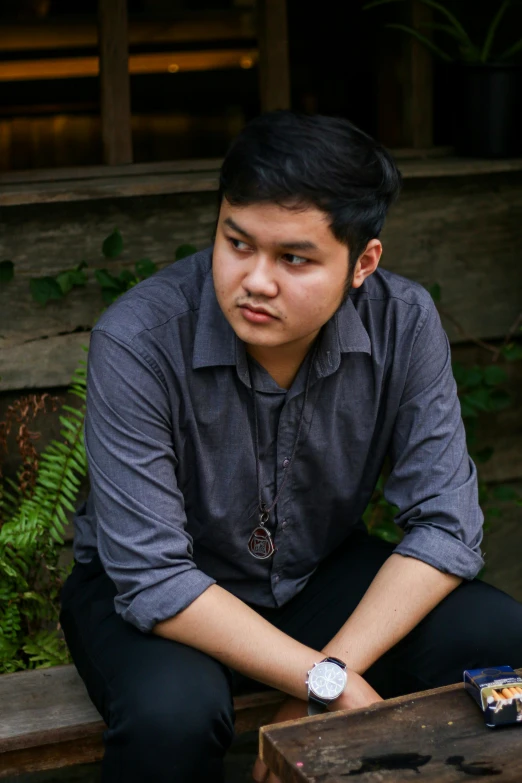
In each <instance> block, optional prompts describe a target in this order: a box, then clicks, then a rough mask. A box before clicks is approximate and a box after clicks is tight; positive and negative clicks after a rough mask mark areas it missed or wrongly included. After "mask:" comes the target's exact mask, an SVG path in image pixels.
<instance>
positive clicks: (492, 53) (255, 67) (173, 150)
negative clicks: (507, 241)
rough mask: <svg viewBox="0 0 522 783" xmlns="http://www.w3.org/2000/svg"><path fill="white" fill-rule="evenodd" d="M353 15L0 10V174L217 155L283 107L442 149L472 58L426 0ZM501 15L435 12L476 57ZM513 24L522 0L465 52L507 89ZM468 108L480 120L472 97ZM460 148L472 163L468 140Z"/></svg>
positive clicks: (336, 4)
mask: <svg viewBox="0 0 522 783" xmlns="http://www.w3.org/2000/svg"><path fill="white" fill-rule="evenodd" d="M364 5H365V3H363V2H362V1H361V0H345V1H344V2H340V1H339V0H323V1H322V2H321V3H320V4H319V3H318V4H306V3H303V2H301V1H300V0H287V2H286V3H284V2H276V0H266V2H265V0H263V1H262V2H261V0H260V2H259V3H256V0H128V2H127V3H126V4H125V3H121V2H110V1H109V0H106V2H102V3H100V7H99V8H98V2H97V0H75V2H71V0H3V2H2V3H1V4H0V171H2V170H3V171H13V170H20V169H36V168H50V167H61V166H86V165H96V164H101V163H127V162H131V161H132V162H135V163H142V162H159V161H171V160H180V159H192V158H213V157H219V156H222V155H223V154H224V152H225V150H226V148H227V145H228V143H229V142H230V141H231V139H232V138H233V137H234V136H235V134H236V133H237V132H238V131H239V130H240V128H241V127H242V126H243V125H244V123H245V122H247V121H248V120H249V119H251V118H252V117H254V116H256V115H257V114H259V113H260V111H263V110H267V109H272V108H287V107H291V108H293V109H294V110H297V111H304V112H320V113H323V114H335V115H340V116H343V117H348V118H349V119H350V120H352V121H353V122H354V123H355V124H357V125H359V126H360V127H361V128H363V129H364V130H366V131H367V132H368V133H370V134H371V135H374V136H376V137H377V138H378V139H379V140H380V141H381V142H383V143H384V144H386V145H388V146H390V147H392V148H398V149H403V148H409V149H418V150H419V149H420V150H426V149H430V148H433V147H438V148H439V150H438V152H439V153H440V154H447V153H448V149H447V148H448V147H452V146H453V147H454V146H455V143H456V138H455V137H456V131H457V132H458V130H459V128H460V126H461V124H462V123H461V118H459V116H458V114H459V108H460V109H461V108H462V102H463V101H465V100H466V96H467V93H468V92H469V88H468V87H467V85H464V86H462V85H461V83H460V82H459V79H458V78H456V74H457V73H458V71H459V68H458V65H459V63H462V62H464V63H466V64H467V65H468V66H469V65H473V52H472V51H471V49H469V51H468V52H466V51H465V47H466V40H465V38H462V37H461V40H459V39H458V32H459V30H458V27H454V28H453V25H452V23H451V20H450V19H449V18H448V16H447V15H445V14H444V13H441V12H440V11H437V10H435V9H434V8H433V7H430V6H429V5H426V4H424V3H423V2H420V1H418V0H404V1H403V2H385V3H382V4H380V5H374V7H372V8H367V9H365V8H364ZM370 5H371V4H370ZM501 5H502V3H501V2H496V1H495V0H451V2H449V3H447V4H446V6H445V7H446V8H447V9H449V11H450V12H451V13H453V14H454V15H455V17H456V18H457V19H458V21H459V23H460V24H461V26H462V28H463V30H464V32H465V33H466V34H467V36H468V37H469V40H470V41H471V42H472V43H473V44H474V45H475V46H476V47H477V50H480V49H481V48H483V44H484V43H485V42H486V38H487V35H488V32H489V31H490V29H491V23H492V22H494V20H495V14H496V12H497V11H498V10H499V9H500V7H501ZM401 25H402V26H404V27H412V28H413V29H414V30H416V31H418V33H419V34H420V35H421V36H424V37H425V38H427V39H428V41H429V42H430V41H431V43H432V44H433V48H432V49H430V48H429V46H427V45H423V44H422V43H421V42H420V37H415V36H413V35H412V34H411V33H407V32H406V31H405V30H404V29H400V27H401ZM444 28H446V29H444ZM452 28H453V29H452ZM517 30H518V31H521V30H522V5H521V4H520V3H519V2H514V3H511V4H510V7H509V8H508V9H507V10H506V12H505V13H504V15H503V18H502V19H501V20H499V23H498V25H497V26H496V27H495V29H494V30H493V32H494V38H493V40H492V44H491V47H490V50H489V52H488V53H487V58H486V60H487V62H486V63H485V62H483V61H481V59H480V55H481V54H482V52H481V51H477V53H476V57H475V60H476V62H477V63H479V64H480V65H482V66H484V67H485V65H486V64H487V65H489V67H490V69H491V68H492V67H493V65H494V67H495V68H496V77H497V79H498V78H502V74H500V77H499V70H500V71H501V70H502V69H504V80H506V75H505V71H506V70H507V71H510V74H508V76H507V80H508V81H509V79H511V80H513V77H514V75H515V71H517V70H518V69H517V68H516V66H517V65H518V64H519V63H520V62H521V54H522V52H521V50H520V49H517V50H515V51H514V52H513V53H510V52H509V50H510V49H513V48H514V47H513V45H514V44H515V43H516V40H517V35H516V34H515V33H514V31H517ZM99 35H100V38H99ZM435 47H436V48H437V49H439V52H443V54H445V55H446V56H449V57H450V58H451V60H452V61H448V60H445V59H444V58H443V57H442V56H440V54H437V52H436V49H435ZM468 48H469V47H468ZM505 53H508V55H509V56H508V57H507V58H503V59H502V60H499V58H500V57H501V56H503V55H504V54H505ZM100 55H101V60H102V62H101V70H102V73H101V77H100ZM127 57H128V61H127ZM127 62H128V68H127V67H126V66H125V71H128V76H126V75H125V73H122V63H127ZM484 67H483V68H482V70H484ZM460 70H462V69H460ZM468 70H469V69H468ZM471 70H472V69H471ZM516 77H518V82H517V83H516V85H514V86H513V87H512V88H511V89H512V90H514V94H515V93H516V102H517V103H519V96H520V88H521V85H522V82H521V81H520V73H516ZM490 78H491V77H490ZM493 78H495V77H493ZM501 89H509V85H508V86H507V88H506V87H502V88H501ZM104 90H105V93H106V94H108V95H110V101H111V103H113V104H114V105H113V106H111V107H107V106H104V104H103V101H102V98H101V96H102V94H103V91H104ZM495 91H496V92H498V87H495ZM511 100H512V102H513V99H511ZM478 101H479V108H480V107H481V108H482V112H483V113H486V114H487V106H485V105H484V93H483V94H482V95H481V96H479V99H478ZM498 110H499V107H498V106H497V107H495V112H496V113H498ZM501 111H502V109H501ZM504 111H506V110H505V109H504ZM507 111H508V112H509V111H510V109H509V108H508V109H507ZM455 114H457V118H455ZM463 114H464V116H467V115H468V114H469V112H468V111H466V112H463ZM455 119H457V121H456V122H455ZM510 120H511V124H512V126H513V117H510ZM104 122H112V123H113V125H114V124H117V125H118V134H119V139H120V141H119V143H118V149H117V150H112V152H111V150H110V149H105V151H104V144H103V135H104V130H103V128H104ZM455 125H457V128H455ZM471 127H476V123H474V124H473V125H472V126H471ZM519 131H520V132H519ZM113 132H115V131H114V130H113ZM457 135H458V133H457ZM511 135H512V137H513V138H512V140H511V146H510V144H509V143H508V142H506V143H505V144H504V149H497V150H493V152H492V153H491V150H490V151H488V150H487V149H486V154H493V155H497V156H498V155H499V154H507V155H510V154H511V155H513V154H520V153H521V150H520V146H519V145H520V144H521V143H522V142H521V140H520V137H522V126H520V125H519V126H516V127H514V126H513V127H512V130H511ZM517 136H518V138H517ZM122 139H124V143H123V144H122ZM467 142H468V147H472V146H473V145H472V141H471V140H470V139H467ZM457 146H460V147H461V150H460V151H461V152H463V154H469V152H470V149H466V140H464V144H463V143H462V141H461V140H457ZM445 148H446V149H445ZM471 152H472V153H473V152H475V153H476V150H475V151H474V150H471ZM478 152H479V153H480V152H481V150H480V149H479V150H478ZM482 152H484V150H482Z"/></svg>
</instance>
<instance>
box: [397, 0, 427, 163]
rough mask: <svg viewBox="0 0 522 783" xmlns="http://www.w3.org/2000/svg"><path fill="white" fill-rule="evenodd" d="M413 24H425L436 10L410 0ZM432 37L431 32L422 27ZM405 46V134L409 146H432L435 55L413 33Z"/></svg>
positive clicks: (416, 0)
mask: <svg viewBox="0 0 522 783" xmlns="http://www.w3.org/2000/svg"><path fill="white" fill-rule="evenodd" d="M410 13H411V25H412V27H413V28H415V29H419V28H420V29H422V25H423V24H426V23H429V22H431V21H432V18H433V10H432V9H431V8H429V7H428V6H426V5H424V3H422V2H421V0H410ZM422 32H423V34H425V35H427V37H429V31H427V30H426V29H425V28H424V29H422ZM404 45H405V49H406V74H407V75H406V84H405V93H404V105H403V112H404V136H405V141H406V144H407V145H408V146H410V145H411V146H412V147H413V148H416V147H418V148H423V147H431V145H432V144H433V63H432V55H431V53H430V52H429V51H428V49H427V48H426V47H425V46H423V45H422V44H421V43H420V42H419V41H417V39H416V38H413V36H408V37H407V38H406V39H405V42H404Z"/></svg>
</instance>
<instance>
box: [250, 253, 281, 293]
mask: <svg viewBox="0 0 522 783" xmlns="http://www.w3.org/2000/svg"><path fill="white" fill-rule="evenodd" d="M243 288H244V289H245V291H247V292H248V293H249V294H251V296H261V297H263V296H264V297H274V296H277V292H278V285H277V280H276V270H275V264H274V263H273V262H272V261H271V259H270V258H268V257H267V256H266V255H265V254H258V255H255V256H254V257H253V258H252V261H251V265H250V266H249V268H248V271H247V273H246V274H245V277H244V278H243Z"/></svg>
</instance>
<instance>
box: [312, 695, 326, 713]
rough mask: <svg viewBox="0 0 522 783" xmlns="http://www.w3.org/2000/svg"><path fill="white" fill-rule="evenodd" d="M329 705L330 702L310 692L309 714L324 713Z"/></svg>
mask: <svg viewBox="0 0 522 783" xmlns="http://www.w3.org/2000/svg"><path fill="white" fill-rule="evenodd" d="M327 706H328V702H325V701H321V700H320V699H317V698H316V697H315V696H313V695H312V694H311V693H310V694H308V715H322V714H323V712H326V710H327Z"/></svg>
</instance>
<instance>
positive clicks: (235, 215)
mask: <svg viewBox="0 0 522 783" xmlns="http://www.w3.org/2000/svg"><path fill="white" fill-rule="evenodd" d="M213 275H214V286H215V289H216V295H217V299H218V302H219V304H220V306H221V309H222V310H223V313H224V314H225V317H226V318H227V320H228V322H229V323H230V325H231V326H232V328H233V330H234V332H235V333H236V334H237V336H238V337H239V338H240V339H241V340H243V341H244V342H245V343H246V344H247V347H251V348H253V349H254V350H255V348H256V347H257V349H260V350H264V351H265V352H266V351H268V352H269V353H270V352H271V351H274V352H277V349H282V348H284V350H285V351H288V350H289V351H292V348H294V347H295V350H296V352H298V353H299V352H300V351H301V350H302V349H303V347H304V348H306V347H307V346H308V345H310V343H311V342H312V341H313V339H314V338H315V336H316V335H317V334H318V332H319V330H320V328H321V327H322V326H323V324H325V323H326V322H327V321H328V320H329V319H330V318H331V317H332V315H333V314H334V313H335V311H336V310H337V308H338V307H339V305H340V304H341V302H342V301H343V298H344V292H345V289H346V285H347V278H348V249H347V247H346V245H343V244H341V243H340V242H338V241H337V239H336V238H335V237H334V235H333V234H332V232H331V230H330V228H329V225H328V216H327V215H325V214H324V213H323V212H321V211H320V210H318V209H316V208H315V207H308V208H306V209H303V210H301V211H298V210H291V209H285V208H284V207H280V206H278V205H276V204H252V205H250V206H247V207H233V206H231V205H230V204H229V203H228V202H227V201H226V200H225V199H224V200H223V202H222V205H221V210H220V214H219V220H218V225H217V231H216V239H215V244H214V253H213ZM359 284H360V283H359Z"/></svg>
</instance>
